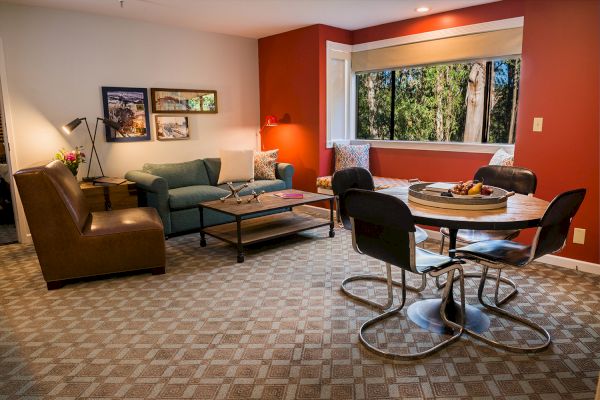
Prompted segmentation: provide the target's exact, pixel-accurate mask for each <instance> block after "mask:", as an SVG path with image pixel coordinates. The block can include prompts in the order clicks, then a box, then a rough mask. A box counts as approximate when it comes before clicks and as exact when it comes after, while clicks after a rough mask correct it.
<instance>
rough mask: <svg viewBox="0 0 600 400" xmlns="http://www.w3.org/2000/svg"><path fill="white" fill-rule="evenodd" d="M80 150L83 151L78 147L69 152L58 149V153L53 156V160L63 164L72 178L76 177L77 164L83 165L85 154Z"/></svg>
mask: <svg viewBox="0 0 600 400" xmlns="http://www.w3.org/2000/svg"><path fill="white" fill-rule="evenodd" d="M81 150H83V147H79V146H78V147H75V149H73V150H71V151H66V150H65V149H60V151H58V152H57V153H56V154H55V155H54V159H55V160H59V161H60V162H62V163H63V164H65V165H66V166H67V168H69V170H70V171H71V173H72V174H73V176H77V171H78V169H79V164H83V163H85V154H84V153H83V151H81Z"/></svg>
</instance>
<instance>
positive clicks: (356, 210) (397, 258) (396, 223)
mask: <svg viewBox="0 0 600 400" xmlns="http://www.w3.org/2000/svg"><path fill="white" fill-rule="evenodd" d="M342 201H343V203H344V207H345V210H346V212H347V213H348V216H349V218H350V221H351V224H352V246H353V247H354V250H356V251H357V252H358V253H360V254H366V255H368V256H371V257H373V258H375V259H377V260H381V261H383V262H385V266H386V271H387V279H386V283H387V290H388V302H389V303H390V304H393V300H394V284H393V280H392V265H393V266H395V267H398V268H400V269H401V279H402V280H401V282H400V287H401V290H402V296H401V298H400V304H399V305H398V306H396V307H393V308H389V309H388V310H387V311H385V312H383V313H382V314H380V315H378V316H376V317H375V318H372V319H370V320H368V321H367V322H365V323H364V324H363V325H362V326H361V327H360V330H359V333H358V337H359V339H360V342H361V343H362V344H363V345H364V346H365V347H366V348H367V349H369V350H370V351H372V352H374V353H376V354H378V355H380V356H383V357H387V358H393V359H415V358H421V357H425V356H427V355H430V354H432V353H434V352H436V351H438V350H440V349H441V348H443V347H444V346H447V345H448V344H450V343H452V342H454V341H455V340H457V339H458V338H459V337H460V336H461V335H462V333H463V331H464V315H465V294H464V279H463V275H462V266H461V261H460V260H457V259H452V258H450V257H447V256H444V255H440V254H436V253H434V252H430V251H428V250H425V249H422V248H419V247H416V239H415V235H416V227H415V223H414V219H413V216H412V214H411V212H410V210H409V208H408V207H407V205H406V204H404V202H403V201H402V200H400V199H398V198H396V197H394V196H390V195H387V194H383V193H377V192H373V191H369V190H361V189H350V190H348V191H346V193H345V194H344V196H343V198H342ZM406 271H409V272H412V273H415V274H419V275H423V276H424V275H426V274H429V275H431V276H434V277H435V276H440V275H442V274H448V280H449V282H452V281H453V278H454V274H455V273H458V277H459V281H460V298H461V312H459V313H458V319H459V321H458V322H453V321H450V320H449V319H448V317H447V316H446V314H445V309H446V306H447V305H448V302H449V301H452V302H454V300H453V299H452V286H453V285H446V288H445V289H444V292H443V294H442V302H441V306H440V316H441V318H442V321H443V323H444V325H445V326H447V327H448V328H450V330H451V331H452V333H453V334H452V336H450V337H449V338H447V339H445V340H443V341H442V342H440V343H438V344H436V345H434V346H433V347H431V348H429V349H427V350H425V351H421V352H416V353H406V354H401V353H395V352H392V351H386V350H383V349H381V348H379V347H377V346H376V345H374V344H371V343H369V341H367V340H366V338H365V331H366V330H367V329H368V328H369V327H372V326H374V325H376V324H378V323H380V322H382V321H384V320H386V319H388V318H390V317H392V316H394V315H397V314H398V313H399V312H400V311H401V310H402V308H403V307H404V304H405V302H406V289H407V286H406V285H404V283H405V281H406Z"/></svg>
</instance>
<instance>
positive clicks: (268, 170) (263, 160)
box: [254, 149, 279, 180]
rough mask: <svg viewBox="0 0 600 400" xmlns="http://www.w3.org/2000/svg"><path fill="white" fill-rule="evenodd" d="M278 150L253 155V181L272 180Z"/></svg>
mask: <svg viewBox="0 0 600 400" xmlns="http://www.w3.org/2000/svg"><path fill="white" fill-rule="evenodd" d="M278 156H279V149H275V150H269V151H261V152H257V153H254V179H266V180H273V179H276V178H275V164H276V163H277V157H278Z"/></svg>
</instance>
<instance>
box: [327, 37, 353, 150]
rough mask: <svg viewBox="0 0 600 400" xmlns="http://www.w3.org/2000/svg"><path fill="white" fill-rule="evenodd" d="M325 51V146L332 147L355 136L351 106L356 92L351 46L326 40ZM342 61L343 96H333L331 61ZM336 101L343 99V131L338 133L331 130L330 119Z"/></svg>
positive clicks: (331, 119)
mask: <svg viewBox="0 0 600 400" xmlns="http://www.w3.org/2000/svg"><path fill="white" fill-rule="evenodd" d="M325 44H326V49H327V50H326V51H327V59H326V68H327V88H326V91H327V144H326V146H327V148H331V147H333V143H340V142H342V143H347V142H349V141H350V140H351V139H353V138H356V135H355V134H354V132H356V127H355V125H356V110H355V107H354V106H353V104H354V96H355V94H356V90H355V89H354V85H355V83H354V78H355V74H354V73H353V72H352V69H351V60H352V46H351V45H348V44H343V43H336V42H331V41H329V40H328V41H326V43H325ZM333 60H336V61H343V62H344V77H343V78H342V79H343V81H344V82H345V85H344V98H343V99H339V98H334V94H333V90H332V85H333V79H331V75H332V71H331V68H332V65H333V63H332V61H333ZM337 101H343V103H344V113H345V115H344V132H343V133H342V134H341V135H339V134H336V133H334V132H333V129H332V121H333V110H334V107H333V105H334V103H335V102H337Z"/></svg>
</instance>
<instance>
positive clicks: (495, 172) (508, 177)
mask: <svg viewBox="0 0 600 400" xmlns="http://www.w3.org/2000/svg"><path fill="white" fill-rule="evenodd" d="M473 179H476V180H478V181H483V183H484V185H490V186H495V187H499V188H501V189H505V190H508V191H511V192H515V193H519V194H525V195H528V194H533V193H535V189H536V187H537V177H536V176H535V173H534V172H533V171H532V170H530V169H527V168H521V167H508V166H503V165H486V166H483V167H481V168H479V169H478V170H477V172H475V176H474V177H473Z"/></svg>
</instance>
